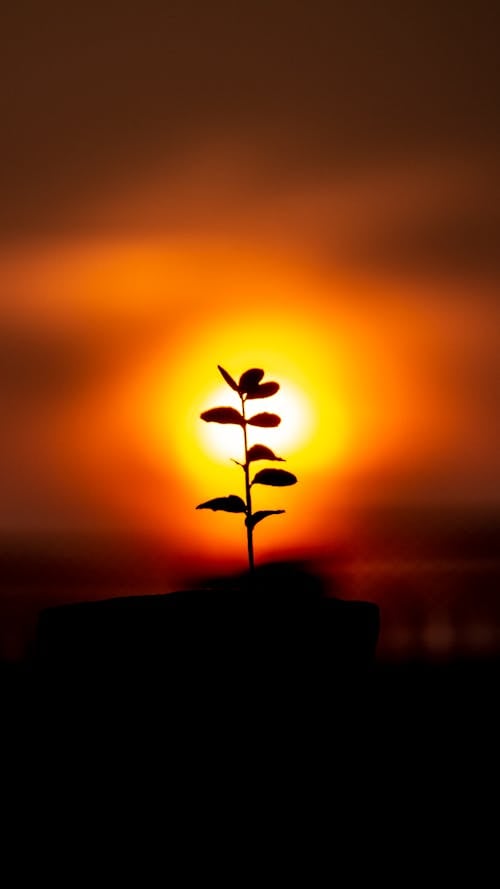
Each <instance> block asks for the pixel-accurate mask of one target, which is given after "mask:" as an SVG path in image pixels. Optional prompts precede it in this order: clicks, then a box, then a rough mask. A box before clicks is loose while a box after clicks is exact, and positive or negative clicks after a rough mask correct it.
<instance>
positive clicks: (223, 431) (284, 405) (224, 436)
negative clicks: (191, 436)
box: [196, 377, 317, 460]
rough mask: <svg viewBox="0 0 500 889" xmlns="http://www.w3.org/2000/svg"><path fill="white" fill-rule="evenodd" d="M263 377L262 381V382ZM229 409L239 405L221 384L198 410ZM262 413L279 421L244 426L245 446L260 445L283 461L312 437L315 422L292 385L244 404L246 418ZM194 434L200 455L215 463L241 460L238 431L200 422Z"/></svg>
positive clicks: (308, 403) (309, 405)
mask: <svg viewBox="0 0 500 889" xmlns="http://www.w3.org/2000/svg"><path fill="white" fill-rule="evenodd" d="M266 379H267V377H265V378H264V381H263V382H265V380H266ZM219 406H231V407H235V408H237V409H238V410H240V409H241V402H240V399H239V396H238V394H237V393H236V392H233V391H232V390H231V389H229V387H228V386H226V385H225V384H224V383H223V384H222V385H221V386H219V387H217V388H216V389H214V390H213V391H212V392H211V393H210V394H209V395H208V396H207V397H206V399H204V400H203V404H202V406H201V410H202V411H204V410H207V409H208V408H210V407H219ZM262 411H266V412H270V413H273V414H278V416H279V417H281V423H280V425H279V426H276V427H274V428H270V429H263V428H260V427H257V426H252V425H251V424H250V425H248V426H247V436H248V445H249V446H251V445H253V444H257V443H258V442H261V443H262V444H264V443H265V444H266V445H267V446H268V447H270V448H271V449H272V450H274V452H275V453H276V455H277V456H283V457H284V458H285V459H286V458H287V457H289V456H290V457H291V456H293V454H294V453H295V452H296V451H297V450H300V449H301V448H303V447H305V446H306V445H307V443H308V442H309V441H310V440H311V437H312V436H313V435H314V430H315V427H316V421H317V418H316V416H315V411H314V408H313V405H312V403H311V401H310V400H308V399H307V397H306V396H305V394H304V393H303V392H301V391H300V389H299V388H298V387H297V386H295V385H294V384H293V383H290V382H289V381H287V380H282V381H281V382H280V389H279V392H277V393H276V395H273V396H272V397H271V398H266V399H262V398H261V399H252V400H250V401H248V402H247V404H246V416H247V418H250V417H252V416H253V415H254V414H258V413H261V412H262ZM196 434H197V436H198V439H199V441H200V443H201V446H202V448H203V450H204V451H206V453H207V454H208V455H210V456H211V457H215V458H216V459H218V460H224V459H226V460H227V459H230V458H234V459H236V460H242V459H243V433H242V430H241V427H239V426H231V425H221V424H219V423H205V422H203V421H202V422H201V423H199V424H198V425H197V427H196Z"/></svg>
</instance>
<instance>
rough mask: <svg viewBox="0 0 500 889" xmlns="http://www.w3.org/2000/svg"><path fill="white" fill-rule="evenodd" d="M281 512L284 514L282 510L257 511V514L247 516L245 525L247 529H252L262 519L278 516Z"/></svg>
mask: <svg viewBox="0 0 500 889" xmlns="http://www.w3.org/2000/svg"><path fill="white" fill-rule="evenodd" d="M282 512H285V510H284V509H259V511H258V512H254V514H253V515H252V516H247V518H246V519H245V525H246V526H247V528H254V527H255V525H256V524H257V523H258V522H261V521H262V519H265V518H267V516H268V515H280V514H281V513H282Z"/></svg>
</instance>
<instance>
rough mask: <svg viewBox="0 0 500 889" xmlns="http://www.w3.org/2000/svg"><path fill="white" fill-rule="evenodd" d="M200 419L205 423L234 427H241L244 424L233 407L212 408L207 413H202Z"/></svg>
mask: <svg viewBox="0 0 500 889" xmlns="http://www.w3.org/2000/svg"><path fill="white" fill-rule="evenodd" d="M200 417H201V419H202V420H205V421H206V422H207V423H234V424H235V425H236V426H243V424H244V422H245V421H244V419H243V417H242V416H241V414H240V412H239V411H237V410H236V408H234V407H212V408H210V410H209V411H203V413H202V414H200Z"/></svg>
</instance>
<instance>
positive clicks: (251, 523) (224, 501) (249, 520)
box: [196, 494, 285, 528]
mask: <svg viewBox="0 0 500 889" xmlns="http://www.w3.org/2000/svg"><path fill="white" fill-rule="evenodd" d="M196 509H212V510H213V511H214V512H246V507H245V504H244V502H243V500H242V499H241V497H237V496H236V495H235V494H230V495H229V497H214V499H213V500H207V501H206V502H205V503H200V504H199V505H198V506H197V507H196ZM283 512H285V510H284V509H259V510H258V512H254V514H253V515H251V516H247V517H246V519H245V525H246V526H247V528H255V525H257V524H258V523H259V522H262V520H263V519H266V518H267V516H269V515H280V514H281V513H283Z"/></svg>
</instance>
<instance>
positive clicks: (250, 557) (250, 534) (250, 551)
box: [241, 397, 255, 577]
mask: <svg viewBox="0 0 500 889" xmlns="http://www.w3.org/2000/svg"><path fill="white" fill-rule="evenodd" d="M241 413H242V414H243V420H244V422H243V441H244V444H245V465H244V466H243V469H244V472H245V499H246V507H247V516H246V529H247V548H248V566H249V568H250V577H253V576H254V568H255V565H254V558H253V528H252V525H251V518H252V494H251V490H250V467H249V465H248V442H247V421H246V417H245V400H244V398H243V397H241Z"/></svg>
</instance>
